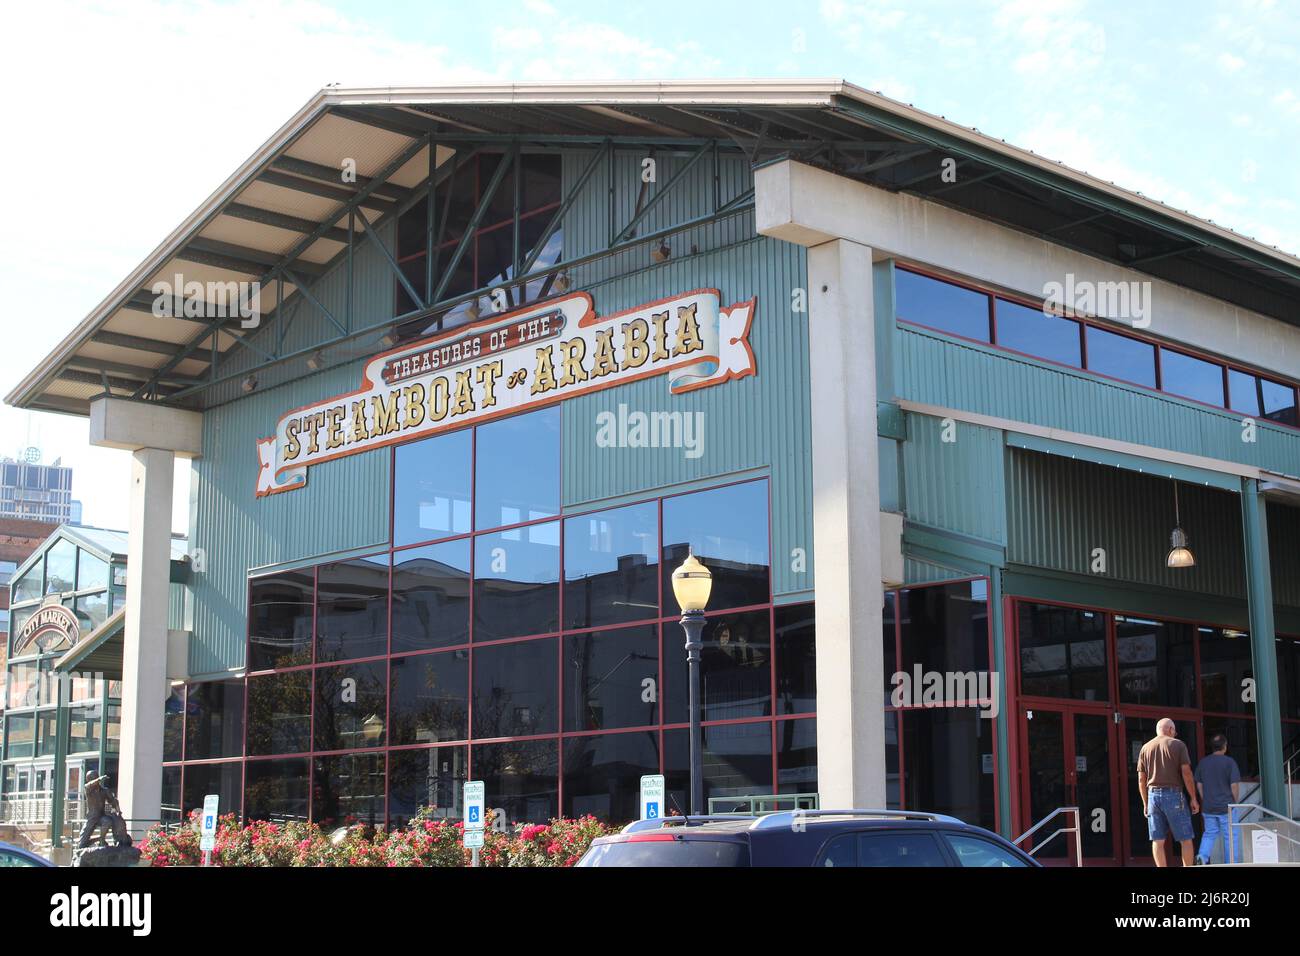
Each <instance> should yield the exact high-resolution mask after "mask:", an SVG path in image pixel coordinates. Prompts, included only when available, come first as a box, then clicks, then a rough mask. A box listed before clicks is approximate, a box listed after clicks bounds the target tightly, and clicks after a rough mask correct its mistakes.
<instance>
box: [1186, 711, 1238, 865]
mask: <svg viewBox="0 0 1300 956" xmlns="http://www.w3.org/2000/svg"><path fill="white" fill-rule="evenodd" d="M1210 748H1211V749H1212V750H1213V751H1214V753H1212V754H1210V755H1209V756H1208V757H1203V758H1202V759H1201V762H1200V763H1199V764H1197V767H1196V790H1197V792H1198V793H1199V794H1200V796H1201V812H1202V814H1203V815H1204V820H1205V833H1204V834H1203V835H1202V836H1201V848H1200V850H1199V851H1198V852H1197V854H1196V855H1197V858H1198V859H1197V862H1199V863H1209V862H1210V857H1211V855H1212V854H1213V853H1214V847H1215V845H1216V844H1217V843H1218V842H1219V837H1220V836H1222V837H1223V852H1224V855H1225V856H1226V857H1227V859H1226V861H1225V862H1228V863H1240V862H1241V830H1239V829H1238V830H1236V831H1235V833H1234V839H1233V840H1232V846H1231V847H1229V846H1228V829H1229V827H1228V812H1229V808H1228V805H1229V804H1231V803H1236V802H1237V797H1238V793H1239V791H1240V786H1241V770H1240V769H1238V767H1237V761H1235V760H1233V759H1232V758H1231V757H1229V756H1228V738H1227V737H1225V736H1223V734H1215V735H1214V736H1213V737H1211V738H1210Z"/></svg>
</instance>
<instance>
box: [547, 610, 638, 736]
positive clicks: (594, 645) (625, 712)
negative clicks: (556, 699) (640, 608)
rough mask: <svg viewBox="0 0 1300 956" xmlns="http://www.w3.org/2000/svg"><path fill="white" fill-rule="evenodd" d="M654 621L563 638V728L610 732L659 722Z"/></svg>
mask: <svg viewBox="0 0 1300 956" xmlns="http://www.w3.org/2000/svg"><path fill="white" fill-rule="evenodd" d="M658 684H659V628H658V626H656V625H648V626H642V627H630V628H622V629H619V630H613V631H592V632H590V633H586V634H570V635H567V636H566V637H565V638H564V729H565V730H608V729H610V728H614V727H640V726H644V725H647V724H657V723H658V722H659V704H658V701H659V694H658Z"/></svg>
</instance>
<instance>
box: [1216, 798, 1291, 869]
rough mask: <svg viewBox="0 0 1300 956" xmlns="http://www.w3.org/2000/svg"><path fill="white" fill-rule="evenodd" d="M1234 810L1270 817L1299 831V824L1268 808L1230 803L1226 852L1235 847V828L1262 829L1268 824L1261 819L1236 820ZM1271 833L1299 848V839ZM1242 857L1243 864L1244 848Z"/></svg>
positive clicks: (1275, 832) (1274, 831)
mask: <svg viewBox="0 0 1300 956" xmlns="http://www.w3.org/2000/svg"><path fill="white" fill-rule="evenodd" d="M1235 810H1245V811H1246V814H1250V813H1251V812H1258V813H1260V814H1261V815H1264V816H1268V817H1272V818H1274V819H1275V820H1278V821H1280V822H1282V823H1285V824H1287V825H1288V826H1290V827H1291V829H1292V830H1293V831H1297V830H1300V823H1297V822H1296V821H1295V820H1292V819H1291V818H1290V817H1288V816H1285V815H1283V814H1281V813H1277V812H1276V811H1274V810H1270V809H1269V808H1268V807H1262V806H1260V805H1259V804H1257V803H1230V804H1228V840H1229V841H1230V842H1229V843H1228V845H1227V846H1226V847H1225V851H1226V850H1227V849H1229V848H1231V847H1234V846H1236V837H1237V834H1236V832H1235V830H1236V828H1237V827H1241V828H1243V829H1244V828H1246V827H1262V826H1264V824H1265V823H1267V822H1268V821H1267V820H1263V819H1261V820H1238V819H1237V814H1236V813H1235V812H1234V811H1235ZM1271 832H1272V833H1273V835H1274V836H1276V837H1280V838H1281V839H1283V840H1285V841H1286V842H1287V843H1290V844H1291V845H1292V846H1295V847H1300V839H1296V838H1295V837H1290V836H1287V835H1286V834H1285V833H1279V832H1278V831H1276V830H1273V831H1271ZM1243 843H1244V841H1243ZM1293 852H1294V851H1293ZM1242 857H1243V859H1242V860H1241V861H1240V862H1242V863H1244V862H1245V859H1244V857H1245V848H1244V847H1243V848H1242ZM1251 862H1252V863H1253V862H1254V859H1253V854H1252V859H1251Z"/></svg>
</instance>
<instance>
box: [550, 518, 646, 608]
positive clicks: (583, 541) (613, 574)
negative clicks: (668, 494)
mask: <svg viewBox="0 0 1300 956" xmlns="http://www.w3.org/2000/svg"><path fill="white" fill-rule="evenodd" d="M658 523H659V508H658V506H657V505H656V504H655V503H654V502H650V503H647V504H642V505H632V506H630V507H627V508H615V509H613V510H611V511H599V512H596V513H594V514H586V515H579V516H577V517H574V518H568V519H566V520H565V522H564V582H565V583H564V624H565V626H566V627H574V628H583V627H599V626H600V625H602V624H617V623H620V622H624V621H637V620H645V619H646V618H653V617H657V616H658V614H659V564H658V560H659V529H658Z"/></svg>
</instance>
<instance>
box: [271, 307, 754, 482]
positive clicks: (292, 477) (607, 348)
mask: <svg viewBox="0 0 1300 956" xmlns="http://www.w3.org/2000/svg"><path fill="white" fill-rule="evenodd" d="M756 303H757V300H755V299H750V300H749V301H748V302H741V303H737V304H734V305H730V306H725V307H724V306H723V305H722V296H721V293H720V292H719V291H718V290H717V289H696V290H694V291H692V292H686V293H683V294H681V295H679V296H676V297H673V298H669V299H660V300H658V301H656V302H649V303H646V304H645V305H642V306H638V307H636V308H634V309H629V310H627V311H625V312H616V313H614V314H613V315H606V316H601V315H597V314H596V312H595V309H594V308H593V307H592V300H591V296H590V295H588V294H587V293H585V292H575V293H571V294H569V295H565V296H562V297H560V298H558V299H548V300H547V301H545V302H540V303H537V304H536V305H533V306H530V307H528V308H524V309H519V310H517V311H515V312H510V313H504V314H501V315H494V316H491V317H489V318H486V319H483V320H481V321H479V322H476V323H473V324H471V325H467V326H462V327H460V328H457V329H455V330H452V331H450V332H446V333H443V334H441V335H438V336H435V337H433V338H431V339H426V340H423V341H421V342H415V343H412V344H410V345H406V346H403V347H402V348H399V349H395V350H393V351H390V352H385V353H383V354H381V355H377V356H375V357H374V358H372V359H371V360H370V361H369V362H367V363H366V368H365V374H364V376H363V378H362V382H361V387H360V388H358V389H356V390H355V391H352V392H348V393H346V394H344V395H339V396H336V397H335V398H331V399H327V400H325V401H322V402H317V403H315V404H312V405H306V406H303V407H302V408H296V409H294V410H293V411H291V412H288V413H286V414H285V415H283V416H281V417H280V420H279V421H278V423H277V424H276V428H275V434H274V435H271V436H270V437H268V438H261V439H258V441H257V459H258V475H257V495H258V497H262V496H265V495H271V494H276V493H278V492H282V491H292V490H293V489H295V488H301V487H303V486H304V485H305V484H306V483H307V469H308V467H310V466H312V465H318V464H320V463H321V462H325V461H333V460H334V459H336V458H343V457H346V456H348V455H355V454H357V453H358V452H363V451H369V450H370V449H372V448H379V447H382V446H385V445H392V444H395V443H397V442H403V441H409V440H410V439H413V438H420V437H424V436H427V435H433V434H436V433H438V432H443V431H449V430H451V429H455V428H463V427H464V426H466V425H470V424H474V423H478V422H484V421H490V420H491V419H494V418H500V417H502V416H504V415H513V414H515V413H516V412H521V411H524V410H526V409H530V408H537V407H540V406H542V405H549V404H552V403H554V402H558V401H561V400H563V399H567V398H574V397H576V396H578V395H585V394H587V393H589V392H595V391H599V390H600V389H605V388H611V387H613V386H615V385H624V384H626V383H628V382H635V381H637V380H639V379H643V378H650V377H652V376H656V375H667V376H668V384H669V389H670V391H672V392H673V393H674V394H681V393H684V392H689V391H692V390H694V389H699V388H707V387H708V386H711V385H718V384H721V383H722V382H728V381H731V380H732V379H738V378H744V377H745V376H747V375H753V374H755V373H756V368H755V364H754V353H753V350H752V349H751V348H750V346H749V330H750V326H751V325H752V324H753V321H754V312H755V308H756Z"/></svg>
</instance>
